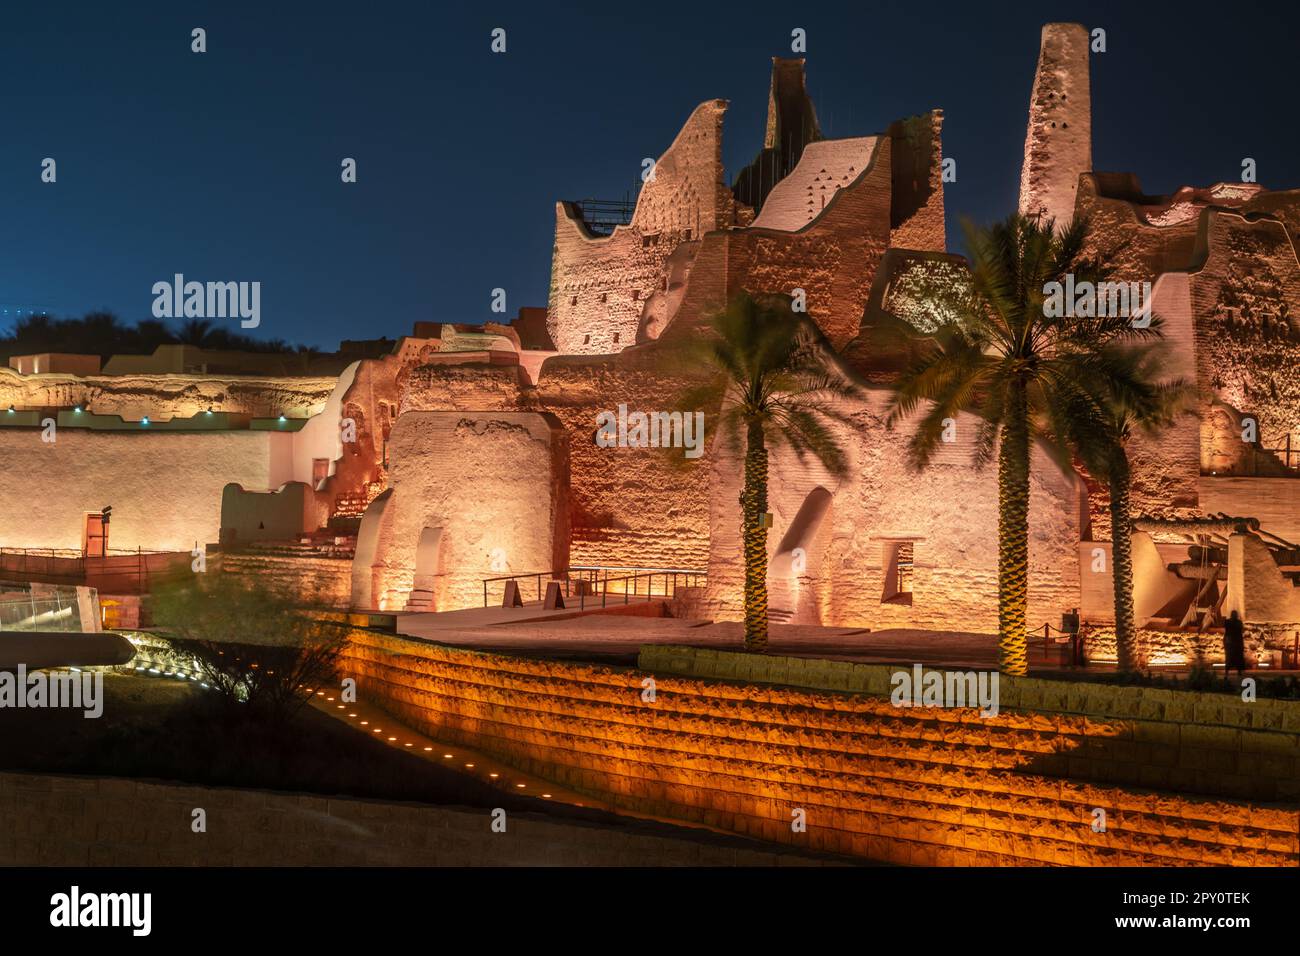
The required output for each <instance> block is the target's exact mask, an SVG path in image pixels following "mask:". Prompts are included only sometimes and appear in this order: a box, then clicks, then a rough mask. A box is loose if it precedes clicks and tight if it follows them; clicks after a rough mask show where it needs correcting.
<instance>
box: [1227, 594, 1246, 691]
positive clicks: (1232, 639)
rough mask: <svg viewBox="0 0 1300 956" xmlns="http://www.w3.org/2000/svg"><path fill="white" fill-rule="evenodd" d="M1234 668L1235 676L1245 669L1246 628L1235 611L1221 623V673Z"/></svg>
mask: <svg viewBox="0 0 1300 956" xmlns="http://www.w3.org/2000/svg"><path fill="white" fill-rule="evenodd" d="M1233 668H1236V670H1237V676H1238V677H1240V676H1241V673H1242V671H1244V670H1245V669H1246V626H1245V622H1244V621H1242V619H1241V615H1240V614H1238V613H1237V612H1236V611H1235V610H1234V611H1233V612H1232V613H1231V614H1229V615H1228V619H1227V620H1226V621H1224V622H1223V672H1224V674H1225V675H1226V674H1227V673H1228V671H1230V670H1232V669H1233Z"/></svg>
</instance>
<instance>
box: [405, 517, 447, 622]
mask: <svg viewBox="0 0 1300 956" xmlns="http://www.w3.org/2000/svg"><path fill="white" fill-rule="evenodd" d="M441 576H442V529H441V528H425V529H424V530H423V531H421V532H420V541H419V543H418V544H417V545H416V546H415V579H414V581H413V582H412V583H411V596H410V597H409V598H407V600H406V610H408V611H432V610H434V609H435V603H436V602H435V599H434V593H435V592H434V588H435V587H436V586H437V583H438V578H439V577H441Z"/></svg>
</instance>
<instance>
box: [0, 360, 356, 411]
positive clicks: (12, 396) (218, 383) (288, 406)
mask: <svg viewBox="0 0 1300 956" xmlns="http://www.w3.org/2000/svg"><path fill="white" fill-rule="evenodd" d="M337 382H338V377H337V376H327V377H320V378H271V377H266V378H261V377H255V376H226V377H222V376H215V375H114V376H106V375H88V376H86V377H84V378H83V377H81V376H77V375H19V374H18V373H17V372H15V371H14V370H13V369H9V368H0V406H3V407H7V406H9V405H14V406H15V407H17V408H72V407H73V406H75V405H81V406H82V407H83V408H89V409H90V410H92V411H94V412H95V413H97V414H100V415H121V416H122V417H123V418H127V419H130V420H132V421H138V420H139V419H140V418H143V417H144V416H145V415H148V416H149V417H151V418H153V419H156V420H160V421H161V420H163V419H167V418H189V417H190V416H192V415H197V414H199V413H201V412H205V411H207V410H208V409H209V408H210V409H213V410H214V411H221V412H234V413H237V414H243V415H252V416H253V417H255V418H270V417H275V416H277V415H280V414H286V415H289V416H290V417H298V416H301V415H303V414H310V415H314V414H317V413H318V412H320V411H321V410H322V409H323V408H324V407H325V403H326V402H327V401H328V400H329V397H330V393H331V392H332V391H333V390H334V386H335V384H336V383H337Z"/></svg>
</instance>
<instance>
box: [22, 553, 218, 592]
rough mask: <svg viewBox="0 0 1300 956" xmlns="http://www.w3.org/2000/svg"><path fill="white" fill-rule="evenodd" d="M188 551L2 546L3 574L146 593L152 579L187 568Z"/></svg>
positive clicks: (56, 582)
mask: <svg viewBox="0 0 1300 956" xmlns="http://www.w3.org/2000/svg"><path fill="white" fill-rule="evenodd" d="M191 560H192V558H191V555H190V554H189V553H188V552H185V551H146V550H145V549H143V548H135V549H133V550H128V549H124V548H109V549H107V551H106V553H105V554H103V555H88V554H85V553H84V552H82V551H75V550H73V549H71V548H5V547H0V576H6V575H7V576H12V577H14V578H18V579H21V580H24V581H39V582H45V583H52V584H88V583H89V584H93V585H94V586H95V587H97V588H98V589H100V590H102V591H105V592H107V593H114V592H119V591H121V592H132V593H134V592H144V591H148V590H149V585H150V582H151V581H154V580H158V581H162V580H168V579H170V578H171V577H174V576H176V575H177V574H178V573H179V572H180V571H182V570H188V569H189V564H190V561H191Z"/></svg>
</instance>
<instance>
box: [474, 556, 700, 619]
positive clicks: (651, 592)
mask: <svg viewBox="0 0 1300 956" xmlns="http://www.w3.org/2000/svg"><path fill="white" fill-rule="evenodd" d="M623 571H626V572H631V573H628V574H620V573H619V572H623ZM611 572H612V573H611ZM707 578H708V574H707V573H706V572H704V571H687V570H682V569H680V568H610V567H599V566H595V565H586V566H575V567H571V568H566V569H565V570H563V571H529V572H526V573H523V574H506V575H502V576H500V577H495V578H484V579H483V606H484V607H487V606H488V585H490V584H496V583H498V582H509V581H516V582H528V581H531V582H532V583H533V590H534V593H535V594H536V598H535V600H536V601H537V602H539V603H540V602H541V601H542V600H543V599H544V598H545V593H546V589H545V584H549V583H550V582H552V581H555V582H557V583H558V584H560V585H562V586H563V593H564V597H565V599H566V600H565V603H566V605H567V604H568V598H572V597H576V598H577V599H578V605H577V606H578V609H579V610H586V607H587V602H588V601H589V600H590V601H591V602H592V606H593V607H594V606H595V605H596V601H597V599H599V602H600V606H601V607H608V606H609V603H610V598H611V597H612V598H613V599H614V603H615V604H618V603H619V601H618V598H619V597H621V598H622V599H623V600H622V603H623V604H630V603H631V602H632V600H633V599H644V600H647V601H648V600H652V599H654V598H671V597H673V596H674V595H675V594H676V593H677V589H678V588H692V587H700V586H702V585H703V583H704V582H705V581H706V580H707ZM656 584H657V585H658V587H656ZM521 592H522V589H521ZM520 598H521V599H522V598H523V594H522V593H521V594H520Z"/></svg>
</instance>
